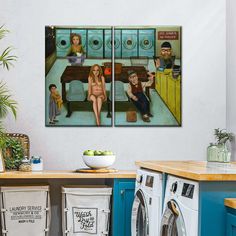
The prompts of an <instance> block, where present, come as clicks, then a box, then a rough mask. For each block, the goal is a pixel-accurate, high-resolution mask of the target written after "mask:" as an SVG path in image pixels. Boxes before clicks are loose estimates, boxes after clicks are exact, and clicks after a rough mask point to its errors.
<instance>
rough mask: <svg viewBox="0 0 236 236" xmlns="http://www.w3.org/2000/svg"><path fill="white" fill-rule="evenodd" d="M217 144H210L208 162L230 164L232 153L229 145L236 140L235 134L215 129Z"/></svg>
mask: <svg viewBox="0 0 236 236" xmlns="http://www.w3.org/2000/svg"><path fill="white" fill-rule="evenodd" d="M214 135H215V138H216V141H217V142H216V143H210V146H208V148H207V160H208V161H216V162H230V158H231V152H230V151H229V150H228V147H227V143H228V142H231V141H232V140H233V138H234V134H233V133H228V132H226V130H224V129H222V130H220V129H219V128H218V129H215V132H214Z"/></svg>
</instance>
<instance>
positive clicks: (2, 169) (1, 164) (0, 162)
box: [0, 149, 5, 172]
mask: <svg viewBox="0 0 236 236" xmlns="http://www.w3.org/2000/svg"><path fill="white" fill-rule="evenodd" d="M0 172H5V163H4V159H3V154H2V149H0Z"/></svg>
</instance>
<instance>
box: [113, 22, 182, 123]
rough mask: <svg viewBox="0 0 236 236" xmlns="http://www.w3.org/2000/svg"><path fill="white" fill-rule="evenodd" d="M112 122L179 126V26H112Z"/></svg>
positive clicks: (180, 66) (180, 77)
mask: <svg viewBox="0 0 236 236" xmlns="http://www.w3.org/2000/svg"><path fill="white" fill-rule="evenodd" d="M114 59H115V61H114V67H115V72H114V107H115V109H114V111H115V114H114V115H115V116H114V123H115V126H146V127H153V126H173V127H180V126H181V123H182V117H181V113H182V112H181V88H182V86H181V84H182V76H181V71H182V57H181V27H180V26H140V27H129V26H117V27H115V28H114Z"/></svg>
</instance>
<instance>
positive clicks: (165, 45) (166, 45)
mask: <svg viewBox="0 0 236 236" xmlns="http://www.w3.org/2000/svg"><path fill="white" fill-rule="evenodd" d="M161 48H171V44H170V43H169V42H164V43H162V44H161Z"/></svg>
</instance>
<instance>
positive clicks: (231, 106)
mask: <svg viewBox="0 0 236 236" xmlns="http://www.w3.org/2000/svg"><path fill="white" fill-rule="evenodd" d="M235 12H236V2H235V1H234V0H227V58H226V59H227V60H226V61H227V96H226V97H227V129H228V130H229V131H231V132H233V133H234V134H236V106H235V103H236V93H235V92H236V15H235ZM232 148H233V152H232V154H233V159H234V160H235V159H236V142H235V140H234V142H233V145H232Z"/></svg>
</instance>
